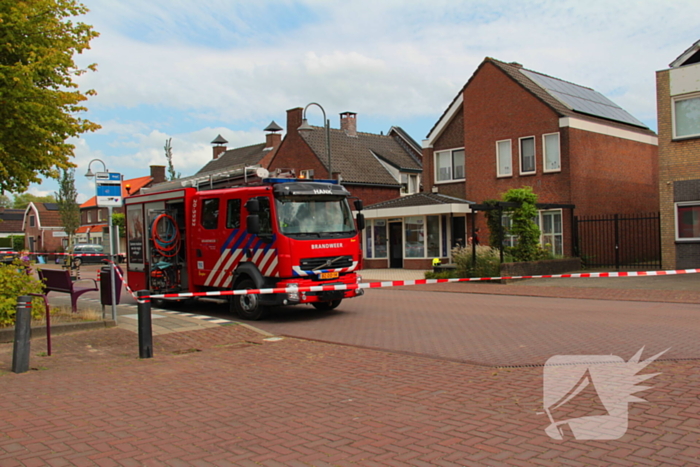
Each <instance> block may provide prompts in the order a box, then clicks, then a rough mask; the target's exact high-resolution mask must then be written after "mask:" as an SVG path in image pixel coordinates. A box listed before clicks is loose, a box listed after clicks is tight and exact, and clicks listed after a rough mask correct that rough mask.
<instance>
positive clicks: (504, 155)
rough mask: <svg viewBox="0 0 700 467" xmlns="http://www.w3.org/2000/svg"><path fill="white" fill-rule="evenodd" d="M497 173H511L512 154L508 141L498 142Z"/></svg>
mask: <svg viewBox="0 0 700 467" xmlns="http://www.w3.org/2000/svg"><path fill="white" fill-rule="evenodd" d="M497 157H498V175H512V174H513V172H512V167H511V165H512V164H513V154H512V153H511V145H510V141H499V143H498V156H497Z"/></svg>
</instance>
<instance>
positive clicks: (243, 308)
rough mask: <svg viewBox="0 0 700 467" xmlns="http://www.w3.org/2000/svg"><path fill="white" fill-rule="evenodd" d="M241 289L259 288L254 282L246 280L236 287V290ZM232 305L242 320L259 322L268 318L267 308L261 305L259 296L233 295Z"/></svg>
mask: <svg viewBox="0 0 700 467" xmlns="http://www.w3.org/2000/svg"><path fill="white" fill-rule="evenodd" d="M241 289H257V287H256V286H255V283H254V282H253V281H252V280H250V279H245V280H243V281H241V282H240V283H238V284H237V285H236V287H235V290H241ZM231 303H232V305H233V310H234V311H235V312H236V314H237V315H238V317H239V318H241V319H248V320H252V321H257V320H260V319H263V318H264V317H265V316H267V308H265V307H264V306H262V305H261V304H260V296H259V295H233V296H232V297H231Z"/></svg>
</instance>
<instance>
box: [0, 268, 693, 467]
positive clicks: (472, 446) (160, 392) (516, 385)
mask: <svg viewBox="0 0 700 467" xmlns="http://www.w3.org/2000/svg"><path fill="white" fill-rule="evenodd" d="M377 274H380V273H377ZM381 274H391V275H390V276H384V277H392V278H398V280H406V279H408V278H407V277H406V275H409V274H413V275H415V274H416V272H415V271H402V272H399V271H393V272H391V271H390V272H386V271H381ZM362 275H363V277H364V278H365V279H369V278H371V277H374V278H372V279H370V280H389V279H384V278H381V279H380V278H378V276H375V275H374V273H373V272H369V273H368V272H363V273H362ZM688 277H690V276H688ZM695 277H696V276H693V278H692V279H688V278H681V279H680V281H688V282H687V283H686V285H684V286H683V287H685V288H684V289H681V290H677V289H675V288H674V287H676V286H671V285H670V284H678V283H679V282H680V281H671V282H668V283H666V282H663V283H662V282H658V283H655V284H654V286H664V287H666V288H665V289H656V290H655V289H650V288H649V287H650V286H647V287H646V288H641V289H639V288H634V287H630V288H627V289H625V288H616V289H611V288H600V287H584V286H580V287H561V286H556V285H546V284H545V285H534V284H530V285H522V286H521V285H500V284H470V283H462V284H445V285H439V286H434V287H454V288H455V290H454V291H458V292H462V293H464V292H474V291H477V290H482V289H483V290H487V292H477V293H499V292H498V291H499V290H503V291H504V292H503V293H506V291H507V290H510V291H511V292H512V291H514V290H515V291H516V292H517V291H520V292H522V293H525V291H530V292H529V293H550V291H554V292H551V293H555V292H556V291H560V292H561V291H566V292H567V293H570V291H577V290H578V291H579V292H585V293H587V294H588V295H589V296H588V297H586V298H592V297H600V296H601V295H605V294H610V293H611V292H610V291H614V292H615V293H623V292H629V293H631V294H635V295H636V296H637V297H642V296H648V294H649V293H650V292H654V293H661V292H663V293H671V294H679V293H691V292H694V291H693V290H691V289H692V288H693V284H694V283H693V282H692V281H693V280H697V279H696V278H695ZM640 279H645V280H646V279H648V280H658V279H660V278H640ZM587 280H590V281H596V280H598V279H587ZM601 280H605V279H601ZM627 280H630V279H617V281H620V282H611V284H612V285H616V284H619V285H618V287H622V285H623V284H624V282H622V281H627ZM611 281H615V280H614V279H613V280H611ZM629 284H632V283H627V285H628V286H629ZM664 284H665V285H664ZM419 287H421V289H420V290H429V289H427V287H433V286H414V287H413V288H414V289H418V288H419ZM397 290H398V289H397ZM444 291H451V290H444ZM368 293H369V292H368ZM54 300H56V301H61V300H65V301H66V302H68V301H69V298H68V297H67V296H65V297H63V296H62V294H55V295H54V294H52V302H54ZM79 304H80V305H82V306H95V307H99V299H85V298H81V299H80V300H79ZM109 312H110V309H109V307H107V313H108V314H109ZM135 315H136V306H135V305H120V306H119V317H118V322H119V326H118V327H115V328H109V329H103V330H99V331H88V332H77V333H72V334H67V335H58V336H55V337H54V339H53V347H54V355H53V356H52V357H46V356H44V352H45V349H46V347H45V340H43V339H40V338H39V339H34V340H32V349H31V362H30V366H31V368H32V371H30V372H28V373H24V374H19V375H17V374H14V373H10V372H9V369H10V367H11V358H12V344H0V388H2V394H3V397H2V398H1V399H0V411H1V412H2V414H3V416H2V417H0V465H2V466H3V467H6V466H7V467H14V466H28V465H52V466H54V465H55V466H62V465H78V466H82V465H86V466H88V465H90V466H91V465H97V466H130V465H134V466H137V465H138V466H154V467H156V466H158V467H159V466H189V465H198V466H229V465H230V466H254V465H255V466H260V465H263V466H282V465H285V466H302V465H305V466H349V465H361V466H387V465H397V466H398V465H411V466H417V467H419V466H431V465H440V466H467V465H469V466H471V465H473V466H483V465H488V466H500V465H516V466H528V465H540V466H559V465H567V466H574V467H575V466H584V465H613V464H615V465H630V466H632V465H679V466H680V465H698V464H700V448H698V446H699V445H700V434H698V431H697V429H698V426H700V406H698V403H697V401H698V398H699V397H700V380H699V379H698V374H700V365H699V364H698V361H696V360H689V361H659V362H655V363H652V364H651V365H650V366H649V367H647V368H646V369H645V370H643V371H642V373H649V374H651V373H660V374H659V375H658V376H655V377H654V378H652V379H650V380H649V381H647V382H646V383H645V385H646V386H650V387H652V389H650V390H648V391H644V392H641V393H639V394H637V395H638V396H639V397H642V398H643V399H646V400H647V401H648V402H647V403H641V402H634V403H630V404H629V409H630V410H629V426H628V430H627V432H626V434H625V435H624V436H623V437H622V438H620V439H617V440H606V441H582V440H574V439H572V437H571V433H567V437H566V438H565V440H563V441H556V440H553V439H551V438H549V437H548V436H547V434H546V433H545V431H544V430H545V428H546V427H547V425H548V424H549V420H548V418H547V416H546V415H543V414H542V412H543V405H542V388H543V379H542V378H543V376H542V372H543V369H542V367H538V366H522V367H515V368H493V367H483V366H474V365H470V364H466V363H459V362H452V361H447V360H440V359H434V358H424V357H420V356H414V355H405V354H401V353H390V352H384V351H378V350H369V349H362V348H358V347H353V346H343V345H334V344H327V343H322V342H314V341H306V340H300V339H294V338H279V337H275V336H270V335H268V334H264V333H260V332H257V331H256V330H255V328H252V327H251V326H248V325H244V324H240V323H236V322H235V321H228V320H218V319H212V318H206V317H202V316H198V315H195V314H189V313H179V312H175V311H170V310H160V309H155V308H154V310H153V321H152V322H153V330H154V342H153V343H154V358H152V359H144V360H140V359H138V358H137V356H138V340H137V336H136V330H135V326H136V323H137V320H136V319H135ZM455 332H459V330H455ZM528 332H532V333H537V332H538V328H537V323H532V328H531V329H528ZM412 338H420V336H419V335H418V336H413V337H412ZM464 345H470V344H469V342H468V341H465V342H464ZM493 351H494V352H498V351H499V349H498V348H494V349H493ZM649 355H650V354H648V353H645V354H644V356H643V357H644V358H646V357H648V356H649ZM622 357H623V358H625V359H626V360H627V359H629V357H631V355H622ZM599 407H600V400H599V399H597V395H596V394H592V395H591V394H588V393H585V392H584V393H582V397H580V398H576V399H575V400H572V401H571V402H570V405H569V409H568V412H567V413H569V414H570V415H569V416H582V415H585V414H590V413H592V412H591V411H592V410H595V408H599ZM593 413H596V412H593Z"/></svg>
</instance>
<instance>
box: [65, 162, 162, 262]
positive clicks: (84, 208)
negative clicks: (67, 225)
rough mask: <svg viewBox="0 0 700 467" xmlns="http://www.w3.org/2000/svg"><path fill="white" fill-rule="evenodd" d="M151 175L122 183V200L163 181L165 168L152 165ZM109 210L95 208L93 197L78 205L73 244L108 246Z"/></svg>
mask: <svg viewBox="0 0 700 467" xmlns="http://www.w3.org/2000/svg"><path fill="white" fill-rule="evenodd" d="M150 169H151V174H150V175H147V176H145V177H137V178H131V179H129V180H124V181H123V182H122V198H127V197H129V196H132V195H137V194H139V193H140V192H141V189H142V188H145V187H149V186H151V185H153V184H156V183H162V182H164V181H165V166H163V165H152V166H151V167H150ZM108 212H109V208H101V207H98V206H97V197H96V196H93V197H92V198H90V199H89V200H87V201H85V202H84V203H83V204H81V205H80V227H79V228H78V230H77V231H76V234H75V239H74V243H95V244H98V245H109V242H108V240H107V239H108V237H109V224H108V222H109V219H108ZM112 212H113V213H115V214H116V213H122V214H123V213H124V208H123V207H119V208H113V210H112ZM120 242H121V243H122V245H120V250H119V251H125V241H124V240H123V239H121V240H120Z"/></svg>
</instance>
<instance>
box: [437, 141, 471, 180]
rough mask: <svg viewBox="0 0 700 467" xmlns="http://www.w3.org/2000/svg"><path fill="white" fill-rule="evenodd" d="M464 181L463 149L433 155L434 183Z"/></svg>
mask: <svg viewBox="0 0 700 467" xmlns="http://www.w3.org/2000/svg"><path fill="white" fill-rule="evenodd" d="M453 180H464V149H454V150H449V151H439V152H436V153H435V181H436V182H450V181H453Z"/></svg>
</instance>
